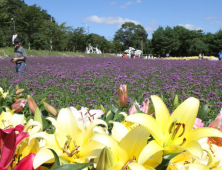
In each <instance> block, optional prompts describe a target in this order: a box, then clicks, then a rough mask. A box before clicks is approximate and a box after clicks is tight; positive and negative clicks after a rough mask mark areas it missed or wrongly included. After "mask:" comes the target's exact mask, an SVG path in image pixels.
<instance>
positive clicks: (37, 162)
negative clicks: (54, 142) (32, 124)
mask: <svg viewBox="0 0 222 170" xmlns="http://www.w3.org/2000/svg"><path fill="white" fill-rule="evenodd" d="M48 148H51V149H53V150H54V151H55V152H56V153H57V154H58V156H59V155H61V154H62V151H61V150H60V149H58V148H55V147H52V146H50V147H43V148H42V149H40V151H39V152H38V153H37V154H36V156H35V158H34V161H33V166H34V168H35V169H36V168H38V167H39V166H41V165H42V164H43V163H45V162H48V161H51V163H53V161H54V155H53V154H52V152H51V151H50V150H49V149H48Z"/></svg>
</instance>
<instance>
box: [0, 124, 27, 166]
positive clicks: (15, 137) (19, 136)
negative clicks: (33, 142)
mask: <svg viewBox="0 0 222 170" xmlns="http://www.w3.org/2000/svg"><path fill="white" fill-rule="evenodd" d="M23 130H24V126H23V125H17V126H16V127H15V128H10V129H0V154H1V155H0V170H4V169H7V168H8V167H9V165H10V164H11V163H12V160H13V157H14V152H15V150H16V147H17V146H18V145H19V144H20V142H21V141H22V140H23V139H24V138H26V137H29V133H27V132H23ZM15 131H18V132H19V133H15ZM2 168H3V169H2Z"/></svg>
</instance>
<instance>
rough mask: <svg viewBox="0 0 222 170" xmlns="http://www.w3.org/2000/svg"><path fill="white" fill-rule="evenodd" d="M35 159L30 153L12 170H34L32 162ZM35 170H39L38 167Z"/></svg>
mask: <svg viewBox="0 0 222 170" xmlns="http://www.w3.org/2000/svg"><path fill="white" fill-rule="evenodd" d="M34 158H35V154H34V153H31V154H29V155H28V156H26V157H25V158H23V159H22V160H21V161H20V162H19V164H18V165H17V166H16V167H15V169H14V170H21V169H23V170H34V167H33V160H34ZM35 170H40V167H38V168H37V169H35Z"/></svg>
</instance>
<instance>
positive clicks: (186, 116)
mask: <svg viewBox="0 0 222 170" xmlns="http://www.w3.org/2000/svg"><path fill="white" fill-rule="evenodd" d="M1 94H3V93H1ZM127 94H128V91H127V88H126V85H121V86H120V90H119V94H118V98H119V102H120V106H121V107H120V108H116V107H114V106H113V105H112V106H111V105H110V106H109V108H110V111H108V113H105V112H104V108H102V110H99V109H95V110H92V109H89V108H85V107H80V108H75V107H72V106H71V107H68V108H62V109H60V110H59V111H58V110H57V109H55V108H54V107H53V106H51V105H50V104H48V103H46V102H45V101H44V100H42V101H41V102H40V103H36V102H35V100H34V99H33V98H32V97H31V96H27V103H28V106H27V107H28V111H26V112H27V113H26V114H21V113H22V111H23V110H20V111H18V112H19V113H16V109H12V110H11V108H5V110H4V111H2V112H1V115H0V141H1V142H0V145H1V147H0V148H1V152H0V153H1V157H0V169H2V170H6V169H7V170H11V169H15V170H18V169H27V170H34V169H37V170H40V169H41V170H48V169H59V168H62V169H67V170H68V169H73V170H75V169H84V168H85V169H88V168H89V169H95V170H154V169H157V170H162V169H167V170H179V169H181V170H187V169H190V170H191V169H195V168H196V169H200V170H201V169H203V170H205V169H214V170H217V169H220V168H222V157H221V151H222V144H221V141H222V140H221V139H222V132H221V131H222V110H221V112H220V114H219V115H218V116H217V117H216V119H215V120H214V121H212V122H211V123H210V125H209V127H204V126H205V125H204V123H203V122H202V120H201V119H198V118H197V114H198V110H199V105H200V101H199V100H198V99H196V98H194V97H190V98H188V99H186V100H185V101H184V102H182V103H181V104H178V96H177V95H175V97H174V99H173V105H175V106H174V111H173V112H172V113H170V112H169V110H168V108H167V106H166V104H165V103H164V102H163V100H162V99H161V98H160V97H159V96H156V95H151V100H149V99H146V100H145V101H144V102H143V104H142V105H139V104H138V103H137V102H134V103H133V104H132V106H131V108H130V109H129V114H127V113H125V112H123V111H121V109H122V107H124V104H127V103H128V98H127V97H126V96H127ZM14 95H16V94H14ZM6 97H7V96H6ZM150 101H152V103H150ZM21 103H22V104H21ZM21 103H20V104H21V105H22V109H26V106H24V105H26V102H24V100H21ZM121 103H122V104H121ZM17 105H18V104H17V103H15V104H13V105H12V106H11V107H16V108H18V107H17ZM19 106H20V105H19ZM151 107H153V109H151ZM43 112H44V114H43ZM45 112H46V113H48V114H47V117H46V118H44V115H45V114H46V113H45ZM23 113H24V112H23ZM30 114H31V116H30ZM119 116H122V117H124V120H123V121H122V119H119ZM110 117H111V119H110ZM104 120H105V121H104ZM45 121H48V122H50V123H49V124H50V125H48V123H46V122H45ZM111 124H112V126H111ZM52 127H54V130H53V131H52ZM110 127H111V128H110Z"/></svg>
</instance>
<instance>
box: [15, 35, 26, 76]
mask: <svg viewBox="0 0 222 170" xmlns="http://www.w3.org/2000/svg"><path fill="white" fill-rule="evenodd" d="M14 45H15V50H14V58H13V59H12V60H11V62H12V63H15V64H16V67H15V68H16V73H17V74H18V75H19V76H20V75H21V74H22V73H24V72H25V70H26V64H25V60H26V59H27V54H26V52H25V49H24V48H23V47H22V46H21V41H20V40H19V39H18V38H15V39H14Z"/></svg>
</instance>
